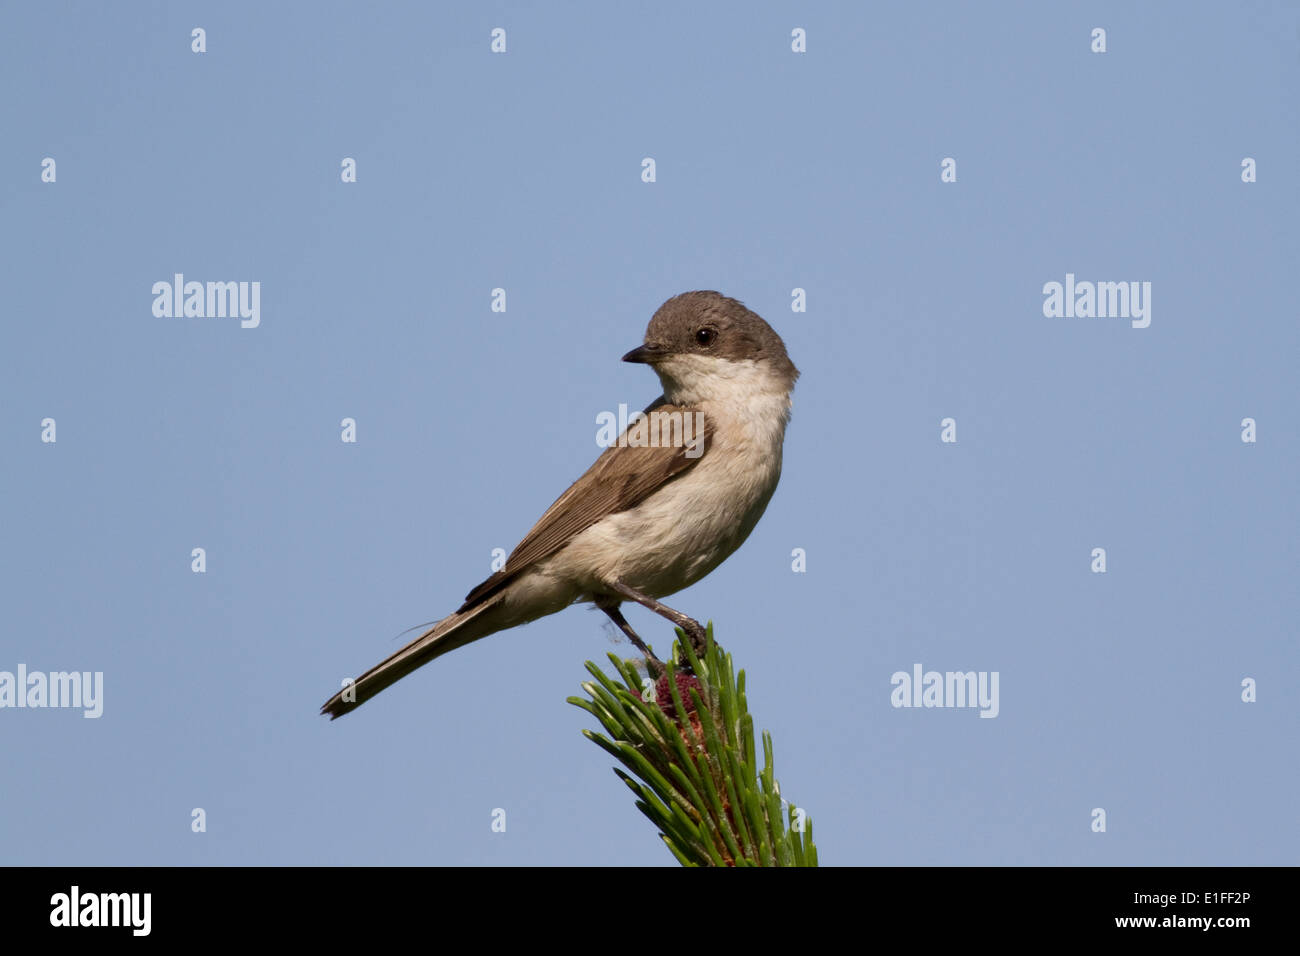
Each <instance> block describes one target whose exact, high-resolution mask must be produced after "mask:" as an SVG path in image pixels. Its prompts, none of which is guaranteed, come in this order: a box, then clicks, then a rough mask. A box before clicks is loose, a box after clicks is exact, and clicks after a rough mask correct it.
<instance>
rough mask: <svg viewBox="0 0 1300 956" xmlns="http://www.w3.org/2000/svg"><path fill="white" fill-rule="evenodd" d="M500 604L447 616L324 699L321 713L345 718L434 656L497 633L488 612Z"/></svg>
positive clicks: (333, 718) (496, 626)
mask: <svg viewBox="0 0 1300 956" xmlns="http://www.w3.org/2000/svg"><path fill="white" fill-rule="evenodd" d="M497 604H498V602H497V601H485V602H483V603H482V604H480V605H478V606H477V607H475V608H473V609H472V610H469V611H464V612H461V611H457V612H456V613H455V614H449V615H447V617H444V618H443V619H442V620H441V621H439V622H438V623H437V624H435V625H433V627H431V628H429V630H427V631H425V632H424V633H423V634H421V635H420V636H419V637H417V638H416V639H415V640H413V641H411V643H409V644H407V645H406V646H405V647H403V648H402V649H401V650H400V651H398V652H397V653H396V654H393V655H392V656H391V657H389V658H387V659H386V660H383V661H381V662H380V663H378V664H376V665H375V666H374V667H372V668H370V670H368V671H366V672H365V673H364V674H362V675H361V676H360V677H358V678H357V679H356V680H355V681H354V682H353V683H351V684H349V685H348V686H347V687H344V688H343V689H342V690H341V691H339V692H338V693H337V694H335V695H334V696H333V697H331V698H330V699H329V700H327V701H325V705H324V706H323V707H321V709H320V712H321V713H322V714H329V717H330V720H335V719H337V718H339V717H342V716H343V715H344V714H346V713H348V712H349V711H353V710H356V709H357V708H358V707H360V706H361V705H362V704H364V703H365V702H366V701H368V700H369V699H370V698H371V697H374V696H375V695H376V694H378V693H379V692H380V691H382V690H383V689H384V688H386V687H388V686H389V685H390V684H395V683H397V682H398V681H399V680H401V679H402V678H403V677H405V676H406V675H407V674H409V673H411V671H413V670H415V669H416V668H418V667H422V666H423V665H425V664H427V663H429V661H431V660H433V659H434V658H435V657H441V656H442V655H443V654H446V653H447V652H448V651H454V650H455V649H456V648H458V647H464V646H465V645H466V644H469V643H471V642H473V641H477V640H478V639H479V638H480V637H487V636H488V635H489V634H492V633H495V632H496V631H497V630H498V629H499V625H498V624H497V622H495V621H494V620H493V618H494V617H495V615H492V614H489V613H486V612H489V611H492V610H494V609H495V607H496V606H497Z"/></svg>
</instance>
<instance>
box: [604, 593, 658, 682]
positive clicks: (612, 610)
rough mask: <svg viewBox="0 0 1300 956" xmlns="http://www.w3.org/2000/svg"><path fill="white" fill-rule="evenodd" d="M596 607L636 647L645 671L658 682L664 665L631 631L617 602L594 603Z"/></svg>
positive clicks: (634, 632)
mask: <svg viewBox="0 0 1300 956" xmlns="http://www.w3.org/2000/svg"><path fill="white" fill-rule="evenodd" d="M596 607H598V608H600V609H601V610H602V611H604V612H605V613H606V614H608V615H609V619H610V620H611V621H613V622H614V623H615V624H617V625H618V629H619V630H620V631H622V632H623V633H624V634H626V635H627V637H628V640H630V641H631V642H632V644H633V645H634V646H635V647H636V649H637V650H638V651H640V652H641V653H642V654H644V655H645V669H646V672H647V673H649V675H650V676H651V677H653V678H654V679H655V680H658V679H659V678H660V677H661V676H663V672H664V665H663V662H662V661H660V660H659V658H657V657H655V652H654V651H652V650H650V648H648V647H646V645H645V642H644V641H643V640H641V638H640V637H638V636H637V633H636V631H634V630H632V625H631V624H629V623H628V622H627V618H625V617H624V616H623V612H622V611H620V610H619V609H618V602H615V603H613V604H608V603H602V602H600V601H597V602H596Z"/></svg>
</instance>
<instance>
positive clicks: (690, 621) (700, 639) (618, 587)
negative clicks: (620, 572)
mask: <svg viewBox="0 0 1300 956" xmlns="http://www.w3.org/2000/svg"><path fill="white" fill-rule="evenodd" d="M609 587H610V589H611V590H613V591H615V592H617V593H618V594H621V595H623V597H625V598H627V599H628V600H629V601H636V603H637V604H640V605H642V606H643V607H648V608H649V609H650V610H652V611H654V612H655V613H656V614H659V615H662V616H663V617H666V618H668V620H670V621H672V622H673V623H674V624H676V625H677V626H678V627H680V628H681V629H682V630H683V631H685V632H686V636H687V637H689V638H690V639H691V646H692V647H694V648H695V654H696V656H697V657H703V656H704V651H705V648H706V647H707V646H708V636H707V635H706V633H705V631H704V628H702V627H701V626H700V622H699V621H697V620H695V618H693V617H687V616H686V615H685V614H683V613H682V612H681V611H674V610H673V609H672V608H670V607H669V606H668V605H667V604H660V603H659V602H658V601H656V600H655V599H654V598H652V597H649V596H648V595H645V594H642V593H641V592H640V591H637V590H635V589H633V588H630V587H628V586H627V585H626V584H624V583H623V582H622V581H614V582H612V583H611V584H610V585H609Z"/></svg>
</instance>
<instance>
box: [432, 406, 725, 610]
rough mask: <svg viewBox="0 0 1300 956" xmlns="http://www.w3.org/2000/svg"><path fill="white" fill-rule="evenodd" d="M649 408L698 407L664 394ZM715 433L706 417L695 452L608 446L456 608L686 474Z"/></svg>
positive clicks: (684, 409)
mask: <svg viewBox="0 0 1300 956" xmlns="http://www.w3.org/2000/svg"><path fill="white" fill-rule="evenodd" d="M651 411H658V412H660V413H666V414H671V413H673V412H681V413H682V414H683V416H685V415H686V414H688V413H690V412H692V411H695V409H690V408H688V407H686V406H683V405H669V404H668V403H667V402H666V401H664V399H663V398H660V399H659V400H658V401H656V402H655V403H654V404H652V405H651V406H650V407H649V408H647V409H646V413H647V414H649V413H650V412H651ZM631 428H632V426H629V427H628V429H627V430H626V431H624V432H623V434H624V435H626V434H627V433H628V431H630V430H631ZM620 437H621V436H620ZM712 438H713V435H712V431H711V430H710V427H709V422H708V420H707V419H705V421H704V429H703V434H702V435H701V436H698V440H699V441H700V442H701V446H702V449H701V451H700V453H699V454H697V455H695V456H693V457H688V456H687V454H686V452H687V450H688V449H687V448H685V447H673V446H670V445H661V446H658V447H651V446H644V447H637V446H631V445H623V444H622V443H621V442H620V443H616V444H613V445H611V446H609V447H608V448H606V449H605V450H604V451H603V452H601V455H600V457H599V458H597V459H596V461H595V464H593V465H592V466H591V467H590V468H589V469H587V472H586V474H584V475H583V476H582V477H581V478H579V479H578V480H577V481H575V482H574V483H573V484H571V485H570V486H569V488H568V490H567V491H565V492H564V494H562V495H560V497H558V498H556V499H555V503H554V504H553V505H551V506H550V507H549V508H547V509H546V513H545V514H543V515H542V517H541V518H540V519H539V520H538V522H537V524H535V525H533V530H531V531H529V532H528V534H527V535H526V536H525V537H524V540H522V541H520V542H519V545H518V547H516V548H515V550H514V551H512V552H511V553H510V557H509V558H507V559H506V563H505V567H503V568H502V569H501V570H500V571H498V572H496V573H495V574H493V575H492V576H491V577H490V578H488V579H487V580H486V581H484V582H483V583H482V584H480V585H479V586H478V587H476V588H475V589H474V590H472V591H470V592H469V594H468V595H466V597H465V603H464V605H462V606H461V608H460V611H459V612H457V613H464V612H465V611H467V610H469V609H470V608H472V607H473V606H474V605H476V604H478V603H479V602H480V601H482V600H483V599H484V598H487V597H490V596H492V595H493V594H495V593H496V592H497V591H499V590H500V589H501V588H502V587H504V586H505V585H506V584H507V583H509V582H510V580H511V579H513V578H514V577H515V576H517V575H518V574H519V573H520V572H521V571H523V570H524V569H525V568H528V567H530V566H531V565H532V564H534V563H535V562H537V561H540V560H542V559H543V558H546V557H549V556H550V555H552V554H554V553H555V552H556V551H559V550H560V549H561V548H562V547H564V546H565V545H566V544H567V543H568V542H569V541H570V540H571V539H572V538H573V537H574V535H576V534H578V533H579V532H582V531H585V530H586V529H587V528H589V527H591V526H592V525H593V524H595V523H596V522H597V521H599V520H600V519H601V518H603V517H605V516H606V515H610V514H615V513H616V512H619V511H626V510H627V509H629V508H634V507H636V506H637V505H638V504H640V503H641V502H642V501H644V500H645V499H646V498H647V497H648V496H649V495H650V494H651V493H652V492H654V491H655V490H656V489H657V488H659V487H660V486H661V485H663V484H664V483H665V482H668V481H671V480H672V479H673V478H675V477H677V476H678V475H680V474H682V473H683V472H685V471H686V470H687V469H689V468H690V467H691V466H692V465H694V464H695V463H696V462H698V461H699V460H700V459H702V458H703V457H704V456H705V455H706V454H708V451H709V447H710V445H711V444H712Z"/></svg>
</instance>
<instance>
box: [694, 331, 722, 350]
mask: <svg viewBox="0 0 1300 956" xmlns="http://www.w3.org/2000/svg"><path fill="white" fill-rule="evenodd" d="M717 337H718V333H717V332H715V331H713V329H700V330H699V331H698V332H696V333H695V341H696V342H698V343H699V344H700V345H702V346H704V347H705V348H708V347H709V346H710V345H712V344H713V340H714V339H716V338H717Z"/></svg>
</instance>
